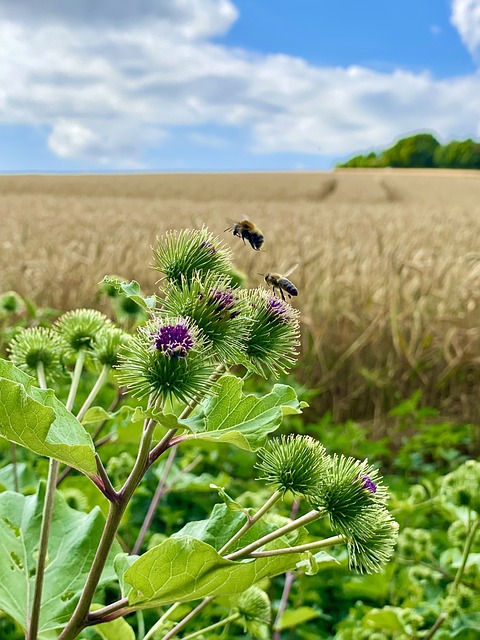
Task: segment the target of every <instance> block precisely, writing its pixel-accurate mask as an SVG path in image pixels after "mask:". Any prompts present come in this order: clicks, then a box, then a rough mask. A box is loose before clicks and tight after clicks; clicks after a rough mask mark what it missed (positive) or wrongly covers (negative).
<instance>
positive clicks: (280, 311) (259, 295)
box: [243, 289, 300, 377]
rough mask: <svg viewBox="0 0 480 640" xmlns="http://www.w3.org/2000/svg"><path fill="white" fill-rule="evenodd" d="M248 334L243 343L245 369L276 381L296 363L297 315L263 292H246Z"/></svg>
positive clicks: (298, 332)
mask: <svg viewBox="0 0 480 640" xmlns="http://www.w3.org/2000/svg"><path fill="white" fill-rule="evenodd" d="M243 295H245V297H246V299H247V301H248V306H247V310H248V315H249V317H250V322H251V324H250V332H249V335H248V338H247V340H246V343H245V348H246V354H247V358H248V365H247V366H248V368H250V369H251V370H252V371H255V372H256V373H259V374H260V375H262V376H264V377H266V376H267V374H268V372H270V373H272V374H273V375H274V376H276V377H278V376H279V375H280V374H282V373H286V372H287V371H288V370H289V369H290V368H291V367H292V365H293V364H294V363H295V361H296V359H297V356H298V351H297V349H298V346H299V344H300V340H299V338H300V328H299V322H298V315H299V314H298V311H297V310H296V309H294V308H293V307H292V306H290V305H289V304H288V303H286V302H283V301H280V300H277V298H275V296H273V295H272V294H271V293H269V292H267V291H265V290H264V289H255V290H253V291H248V292H245V293H244V294H243Z"/></svg>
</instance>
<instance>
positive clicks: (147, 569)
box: [124, 505, 301, 608]
mask: <svg viewBox="0 0 480 640" xmlns="http://www.w3.org/2000/svg"><path fill="white" fill-rule="evenodd" d="M222 506H223V505H222ZM299 560H301V557H300V554H298V553H292V554H288V555H280V556H268V557H266V558H257V559H255V560H249V561H244V562H234V561H231V560H225V559H224V558H222V557H221V556H220V555H219V554H218V553H217V552H216V551H215V549H214V548H213V547H211V546H210V545H209V544H206V543H205V542H202V541H201V540H197V539H195V538H192V537H191V536H183V537H180V538H173V537H172V538H169V539H168V540H165V541H164V542H162V543H161V544H160V545H158V546H157V547H154V548H153V549H150V551H147V552H146V553H145V554H144V555H143V556H141V557H140V558H138V560H136V562H134V563H133V564H132V566H131V567H130V568H129V569H127V571H126V572H125V574H124V581H125V582H126V583H128V584H130V585H131V587H132V590H131V592H130V594H129V597H128V600H129V604H130V605H134V606H140V607H142V608H147V607H156V606H160V605H164V604H169V603H172V602H186V601H190V600H197V599H198V598H204V597H206V596H218V595H232V594H235V593H242V592H243V591H245V590H246V589H248V587H251V586H252V585H254V584H256V583H257V582H259V581H260V580H263V579H264V578H270V577H273V576H276V575H279V574H281V573H284V572H285V571H288V570H289V569H294V568H295V567H296V564H297V562H299Z"/></svg>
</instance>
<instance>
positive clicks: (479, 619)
mask: <svg viewBox="0 0 480 640" xmlns="http://www.w3.org/2000/svg"><path fill="white" fill-rule="evenodd" d="M453 626H454V631H452V632H451V635H452V638H455V637H456V636H461V635H462V634H463V632H464V631H467V630H473V631H476V632H477V633H480V613H466V614H464V615H462V616H458V617H457V618H455V621H454V624H453ZM468 637H470V636H468Z"/></svg>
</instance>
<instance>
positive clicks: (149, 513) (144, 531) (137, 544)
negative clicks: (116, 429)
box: [132, 447, 177, 555]
mask: <svg viewBox="0 0 480 640" xmlns="http://www.w3.org/2000/svg"><path fill="white" fill-rule="evenodd" d="M176 453H177V448H176V447H172V449H170V453H169V455H168V458H167V461H166V463H165V468H164V469H163V473H162V477H161V478H160V480H159V481H158V485H157V488H156V490H155V494H154V496H153V499H152V501H151V503H150V506H149V507H148V511H147V515H146V516H145V519H144V521H143V524H142V527H141V529H140V532H139V534H138V537H137V539H136V541H135V544H134V545H133V549H132V555H136V554H137V553H138V552H139V551H140V547H141V546H142V542H143V540H144V538H145V536H146V534H147V531H148V529H149V527H150V524H151V523H152V520H153V516H154V515H155V511H156V509H157V506H158V503H159V501H160V498H161V497H162V495H163V492H164V487H165V483H166V481H167V476H168V474H169V472H170V469H171V468H172V464H173V460H174V458H175V454H176Z"/></svg>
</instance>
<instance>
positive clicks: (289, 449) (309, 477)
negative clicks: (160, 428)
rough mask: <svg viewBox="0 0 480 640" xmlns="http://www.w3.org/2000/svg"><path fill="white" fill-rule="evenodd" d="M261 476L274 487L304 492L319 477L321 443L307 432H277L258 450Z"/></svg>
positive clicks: (323, 455)
mask: <svg viewBox="0 0 480 640" xmlns="http://www.w3.org/2000/svg"><path fill="white" fill-rule="evenodd" d="M258 456H259V458H260V462H259V463H258V464H257V465H256V466H257V468H258V469H259V470H260V471H261V472H262V474H263V475H261V476H260V479H261V480H265V481H266V482H267V483H269V484H272V485H273V486H274V487H275V489H276V490H277V491H281V492H282V493H286V492H287V491H291V492H292V493H293V494H300V495H306V494H307V495H308V494H309V493H310V492H311V491H312V490H315V487H316V486H317V485H318V483H319V482H320V481H321V478H322V476H323V473H324V466H325V463H326V460H327V456H326V453H325V447H324V446H323V445H322V444H320V442H318V441H317V440H314V439H313V438H311V437H310V436H294V435H289V436H280V438H275V439H273V440H271V441H270V442H269V443H268V445H267V446H266V447H265V448H264V449H261V450H260V451H259V452H258Z"/></svg>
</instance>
